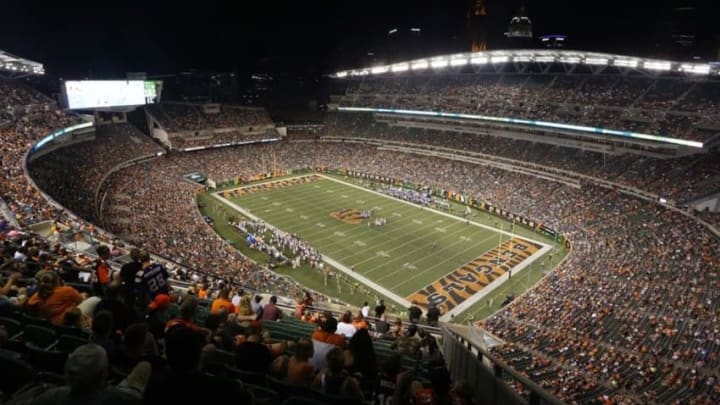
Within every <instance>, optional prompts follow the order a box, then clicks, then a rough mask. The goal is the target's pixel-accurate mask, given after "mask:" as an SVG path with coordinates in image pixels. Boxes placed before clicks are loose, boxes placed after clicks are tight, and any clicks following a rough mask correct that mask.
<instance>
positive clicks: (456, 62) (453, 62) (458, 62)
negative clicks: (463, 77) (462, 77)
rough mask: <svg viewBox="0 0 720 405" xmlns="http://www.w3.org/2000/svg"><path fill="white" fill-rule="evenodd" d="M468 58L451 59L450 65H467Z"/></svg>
mask: <svg viewBox="0 0 720 405" xmlns="http://www.w3.org/2000/svg"><path fill="white" fill-rule="evenodd" d="M467 63H468V60H467V59H451V60H450V66H462V65H467Z"/></svg>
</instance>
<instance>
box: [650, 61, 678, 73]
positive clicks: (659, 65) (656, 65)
mask: <svg viewBox="0 0 720 405" xmlns="http://www.w3.org/2000/svg"><path fill="white" fill-rule="evenodd" d="M643 67H644V68H645V69H648V70H658V71H661V72H667V71H669V70H670V68H671V67H672V66H671V65H670V62H663V61H650V60H648V61H645V62H644V63H643Z"/></svg>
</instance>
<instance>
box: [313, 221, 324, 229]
mask: <svg viewBox="0 0 720 405" xmlns="http://www.w3.org/2000/svg"><path fill="white" fill-rule="evenodd" d="M315 226H317V227H319V228H325V224H323V223H322V222H318V223H317V224H315Z"/></svg>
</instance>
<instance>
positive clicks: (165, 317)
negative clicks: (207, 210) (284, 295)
mask: <svg viewBox="0 0 720 405" xmlns="http://www.w3.org/2000/svg"><path fill="white" fill-rule="evenodd" d="M0 240H2V245H1V248H0V262H2V272H1V273H2V275H4V276H6V277H3V280H2V281H3V287H2V288H0V348H2V350H1V351H0V363H1V364H2V365H3V373H4V374H3V376H4V377H3V381H0V399H2V400H3V401H7V400H9V399H12V400H13V401H14V403H26V402H23V400H26V401H30V402H29V403H33V404H46V403H58V402H62V403H70V402H72V403H77V402H84V403H85V402H86V403H119V402H122V403H141V402H145V403H148V402H157V401H161V402H162V401H168V400H172V401H173V402H177V401H180V400H183V401H188V400H191V401H193V402H195V401H207V400H221V399H222V398H227V396H228V395H232V398H233V399H234V400H237V401H242V403H248V404H252V403H256V401H258V400H261V401H262V402H261V403H275V402H273V401H281V400H283V399H286V398H287V397H288V396H291V395H293V393H294V395H297V396H304V397H307V396H312V397H314V398H316V399H317V400H322V401H323V402H320V403H337V401H341V400H346V401H352V400H356V402H352V403H366V402H373V401H375V400H376V399H377V395H376V394H382V395H388V394H392V395H396V396H397V397H398V398H401V397H402V398H404V400H408V401H409V400H412V399H413V397H416V396H422V395H431V396H432V395H440V396H442V395H447V396H449V397H451V396H459V395H463V394H462V393H455V392H454V391H451V390H450V389H451V386H450V378H449V374H448V371H447V369H446V368H445V365H444V362H443V360H442V357H440V354H439V351H438V350H437V349H438V347H437V342H436V341H435V339H434V338H433V337H432V336H430V335H428V334H426V333H425V332H424V331H422V332H421V337H418V338H416V337H415V334H416V331H415V329H416V328H415V327H414V326H411V327H409V328H408V330H407V331H403V330H402V329H401V328H400V329H399V331H400V332H401V336H400V337H397V338H395V337H393V335H392V334H390V333H388V334H387V336H386V334H378V333H374V334H373V337H371V334H370V331H369V328H370V324H369V323H367V322H364V323H358V324H357V325H358V326H357V327H358V329H357V331H356V333H354V335H353V336H352V337H351V338H348V339H346V338H345V337H343V336H341V335H338V334H336V333H335V332H336V329H337V324H338V322H337V320H336V319H335V318H334V317H333V315H332V314H331V313H329V312H321V313H318V314H317V316H316V317H315V319H314V323H305V322H302V321H300V320H297V321H293V318H292V317H288V319H289V320H285V317H286V316H287V314H285V315H283V313H282V310H281V309H280V308H278V307H277V305H276V302H277V299H276V297H275V296H273V297H271V298H270V299H269V302H268V303H267V304H265V305H264V306H262V298H261V297H259V296H255V299H254V300H253V301H254V303H255V304H257V307H258V308H262V309H258V310H255V309H253V306H252V305H251V303H250V302H251V299H252V298H253V296H252V295H248V294H247V293H246V292H244V291H242V290H235V291H230V290H229V289H228V286H225V287H224V288H222V289H220V290H219V291H217V292H216V293H213V294H208V295H205V296H203V295H202V294H201V293H202V290H197V291H195V290H188V291H187V292H183V291H181V290H176V289H173V288H172V287H171V286H170V284H169V273H168V271H167V270H166V269H165V268H164V267H163V265H162V264H160V263H156V262H153V261H152V260H151V259H150V258H149V255H148V254H147V252H140V251H137V252H133V255H132V256H133V261H132V262H130V263H127V264H126V265H125V266H123V267H122V269H120V270H119V271H113V270H112V269H110V268H109V267H107V262H106V259H107V258H108V257H109V255H110V254H111V250H110V248H109V247H108V246H104V245H99V246H98V247H96V252H97V255H98V258H97V259H96V260H94V261H87V260H81V259H80V258H79V257H73V255H69V254H68V252H67V251H66V250H65V249H64V248H63V247H62V246H61V245H52V244H50V243H48V241H47V240H45V239H43V238H40V237H37V236H34V235H32V234H29V233H25V232H21V231H18V230H17V229H15V228H13V227H11V226H10V225H9V224H8V223H7V222H6V221H3V222H2V223H0ZM82 273H89V274H91V277H90V278H89V279H87V280H83V278H82V277H79V276H78V275H80V274H82ZM231 297H232V299H231ZM305 299H306V300H309V302H308V304H309V305H312V303H313V302H312V299H311V298H309V297H308V296H307V295H306V296H305ZM276 322H277V325H276ZM290 329H292V331H288V330H290ZM280 331H283V333H281V332H280ZM408 339H409V340H411V341H412V345H411V346H412V347H413V348H415V349H414V350H413V351H412V352H408V353H405V352H403V351H401V350H397V351H392V349H390V348H392V347H396V346H397V345H398V344H401V346H402V345H405V346H408V345H410V344H409V343H407V342H406V341H409V340H408ZM405 346H403V347H405ZM48 359H52V361H51V360H48ZM26 361H27V362H29V363H26ZM420 362H421V363H420ZM415 364H421V365H420V366H419V367H421V370H422V372H421V373H416V372H415V370H416V367H417V366H413V365H415ZM30 366H32V367H34V368H35V371H41V372H50V373H63V376H64V378H63V379H62V380H61V379H60V378H58V377H57V376H56V375H57V374H45V375H38V376H33V375H32V374H29V373H27V367H30ZM388 372H391V373H392V376H393V377H399V376H402V378H406V379H408V381H407V383H406V384H403V385H402V386H397V387H396V386H394V385H393V386H392V387H390V388H392V389H391V390H390V392H388V391H387V390H386V389H385V390H379V389H378V387H379V386H380V381H381V380H382V379H383V378H388V375H386V374H387V373H388ZM439 373H440V374H442V375H443V376H444V379H443V380H442V381H440V380H438V379H437V376H438V375H439ZM421 378H422V379H423V380H427V379H428V378H429V380H430V381H429V384H427V388H425V387H423V385H422V383H421V381H422V380H421ZM440 382H443V383H444V385H439V383H440ZM179 384H180V385H179ZM385 388H387V387H385ZM290 390H292V392H290ZM464 395H466V396H469V398H468V399H469V400H470V401H471V402H472V399H471V397H472V392H469V393H468V392H465V393H464ZM381 398H382V397H381ZM361 401H366V402H361ZM471 402H469V403H471Z"/></svg>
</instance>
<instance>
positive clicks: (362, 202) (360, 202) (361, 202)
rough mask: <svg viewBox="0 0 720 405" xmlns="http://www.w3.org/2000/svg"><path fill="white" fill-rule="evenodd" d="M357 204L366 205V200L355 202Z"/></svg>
mask: <svg viewBox="0 0 720 405" xmlns="http://www.w3.org/2000/svg"><path fill="white" fill-rule="evenodd" d="M355 202H356V203H358V204H365V200H355Z"/></svg>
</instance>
